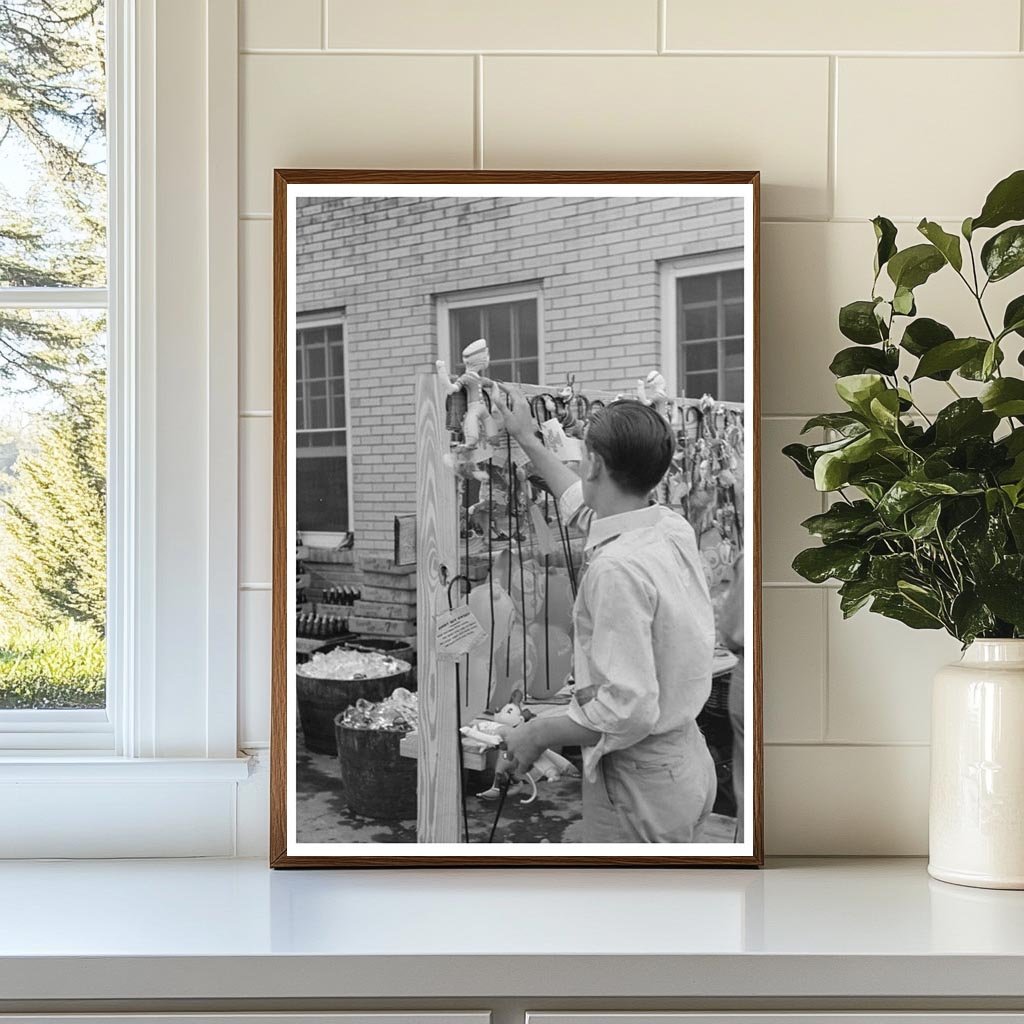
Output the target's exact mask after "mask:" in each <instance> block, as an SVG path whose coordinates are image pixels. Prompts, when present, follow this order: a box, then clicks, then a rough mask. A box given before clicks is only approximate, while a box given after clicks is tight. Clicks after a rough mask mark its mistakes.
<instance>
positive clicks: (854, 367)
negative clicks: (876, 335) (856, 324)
mask: <svg viewBox="0 0 1024 1024" xmlns="http://www.w3.org/2000/svg"><path fill="white" fill-rule="evenodd" d="M899 365H900V353H899V349H897V348H896V347H895V346H893V345H886V346H885V347H884V348H880V349H879V348H863V347H861V348H858V347H854V348H844V349H841V350H840V351H839V352H837V353H836V355H835V358H834V359H833V360H832V362H831V363H830V364H829V370H831V371H832V373H834V374H835V375H836V376H837V377H849V376H851V375H852V374H856V373H864V372H865V371H866V370H877V371H878V372H879V373H884V374H886V375H887V376H890V377H891V376H892V375H893V374H894V373H895V372H896V371H897V369H899Z"/></svg>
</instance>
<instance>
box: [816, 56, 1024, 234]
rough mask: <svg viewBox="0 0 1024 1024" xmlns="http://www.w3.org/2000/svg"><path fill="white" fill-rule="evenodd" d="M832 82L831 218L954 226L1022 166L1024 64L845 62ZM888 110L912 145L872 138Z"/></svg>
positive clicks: (877, 134) (880, 136) (878, 132)
mask: <svg viewBox="0 0 1024 1024" xmlns="http://www.w3.org/2000/svg"><path fill="white" fill-rule="evenodd" d="M837 73H838V106H837V118H838V128H837V130H838V139H839V142H838V149H837V154H838V156H837V170H836V197H835V213H836V216H842V217H873V216H874V215H875V214H876V213H878V212H879V211H884V212H885V213H886V216H888V217H905V218H907V219H913V220H914V221H915V222H916V221H917V220H919V219H920V218H921V217H925V216H927V217H928V218H929V219H930V220H944V219H948V220H953V221H955V222H956V223H958V224H959V223H960V222H961V221H962V220H963V218H964V217H969V216H972V215H974V214H977V213H978V212H979V211H980V210H981V205H982V203H983V201H984V199H985V196H986V195H987V194H988V191H989V189H990V188H991V187H992V186H993V185H994V184H995V183H996V182H997V181H999V180H1000V179H1001V178H1003V177H1004V176H1005V175H1007V174H1009V173H1010V172H1011V171H1014V170H1016V169H1017V168H1018V167H1020V166H1021V153H1022V152H1024V61H1020V60H1016V59H1012V58H1011V59H1005V60H1003V59H992V60H970V59H956V58H948V57H947V58H908V59H905V60H898V59H892V60H876V59H871V58H849V59H841V60H840V61H839V62H838V72H837ZM895 109H899V110H901V111H904V112H905V116H906V118H907V121H906V130H907V132H908V133H912V137H911V135H907V136H906V137H905V139H904V140H901V139H899V138H895V137H889V136H887V135H886V133H885V132H884V130H882V129H881V128H880V126H881V125H883V124H884V123H885V115H884V112H885V111H887V110H895ZM982 140H983V143H984V144H981V143H982ZM972 141H977V143H978V144H977V145H972ZM965 147H966V148H965Z"/></svg>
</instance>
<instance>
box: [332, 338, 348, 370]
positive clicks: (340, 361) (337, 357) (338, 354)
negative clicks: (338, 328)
mask: <svg viewBox="0 0 1024 1024" xmlns="http://www.w3.org/2000/svg"><path fill="white" fill-rule="evenodd" d="M331 376H332V377H344V376H345V346H344V345H332V346H331Z"/></svg>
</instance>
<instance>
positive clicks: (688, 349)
mask: <svg viewBox="0 0 1024 1024" xmlns="http://www.w3.org/2000/svg"><path fill="white" fill-rule="evenodd" d="M682 364H683V368H684V370H685V372H687V373H692V372H694V371H695V370H716V369H718V342H717V341H702V342H700V343H698V344H696V345H693V344H690V345H684V346H683V351H682Z"/></svg>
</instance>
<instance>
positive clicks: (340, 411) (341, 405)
mask: <svg viewBox="0 0 1024 1024" xmlns="http://www.w3.org/2000/svg"><path fill="white" fill-rule="evenodd" d="M333 411H334V419H333V420H332V422H331V426H332V427H340V426H343V425H344V423H345V396H344V395H341V396H338V395H335V397H334V401H333Z"/></svg>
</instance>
